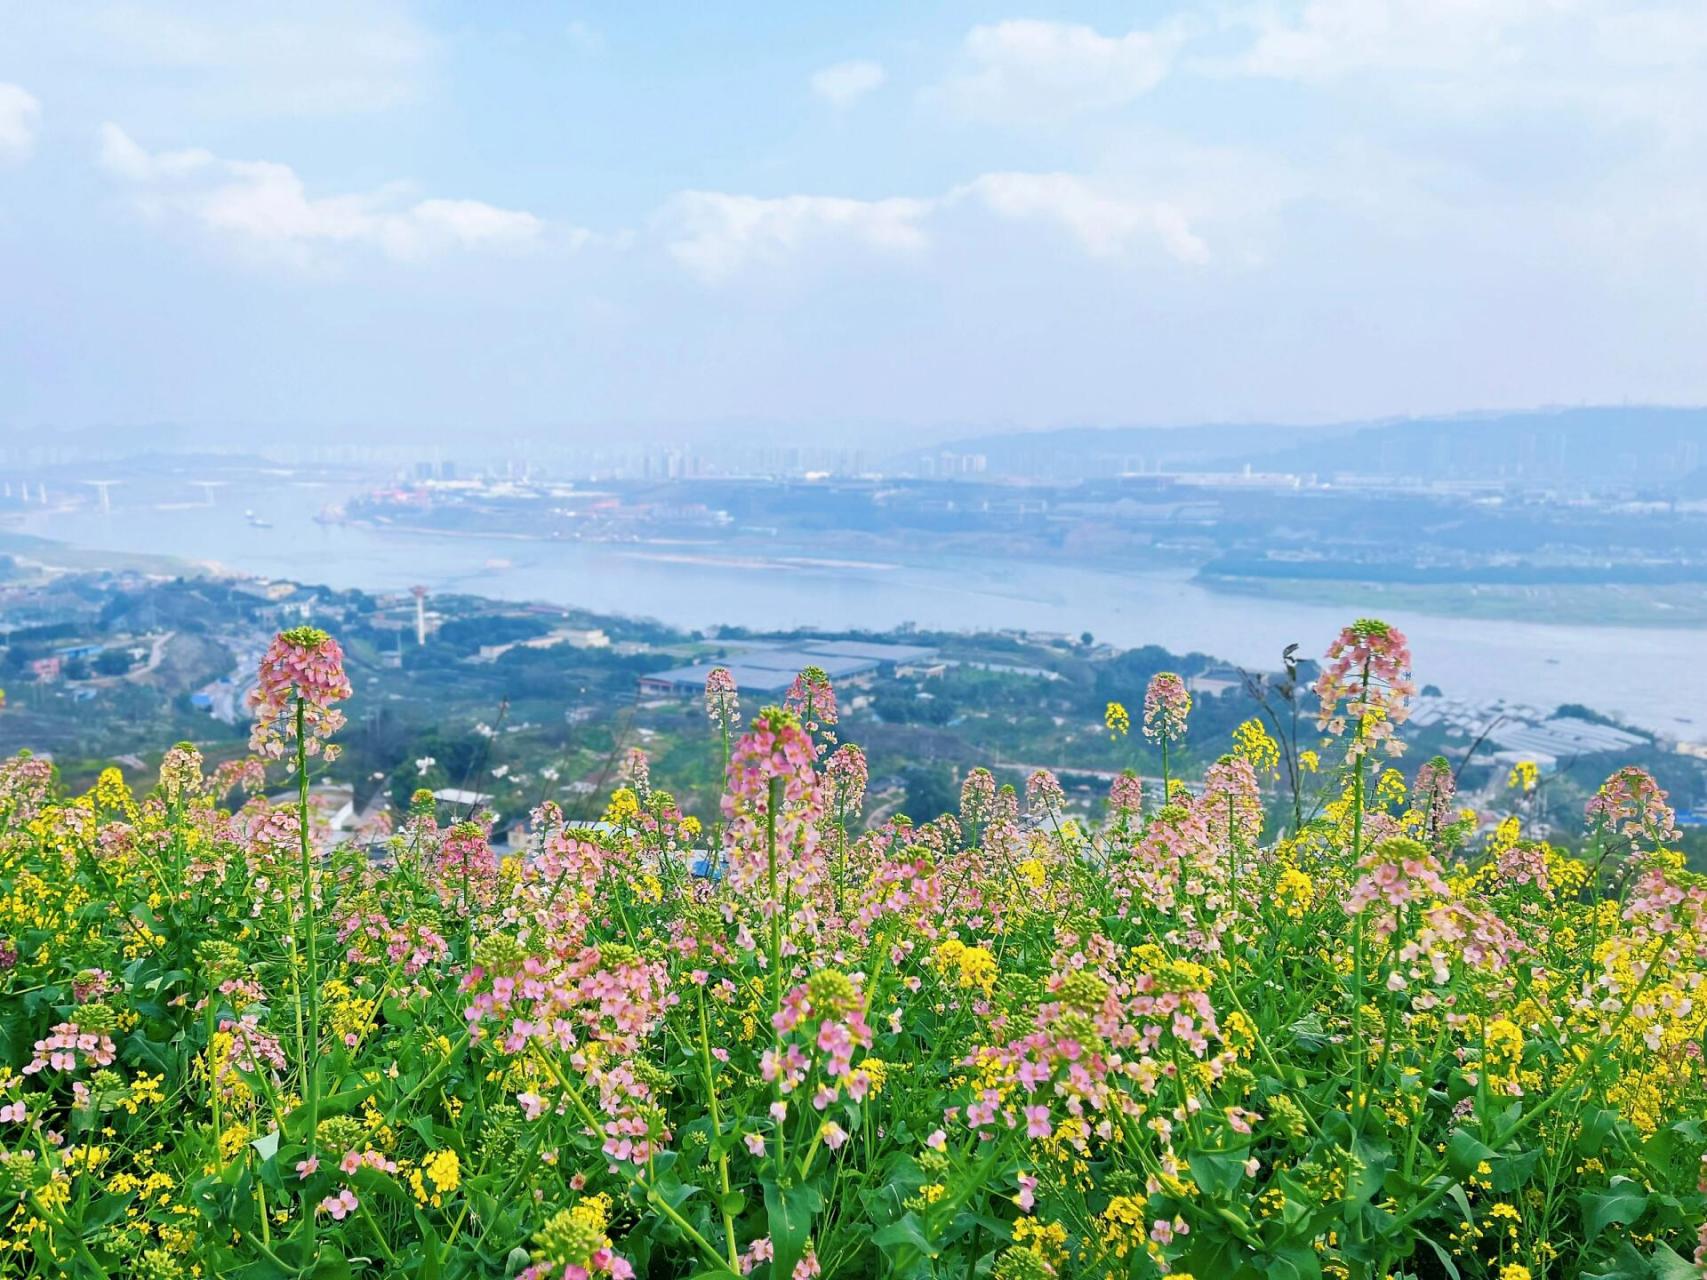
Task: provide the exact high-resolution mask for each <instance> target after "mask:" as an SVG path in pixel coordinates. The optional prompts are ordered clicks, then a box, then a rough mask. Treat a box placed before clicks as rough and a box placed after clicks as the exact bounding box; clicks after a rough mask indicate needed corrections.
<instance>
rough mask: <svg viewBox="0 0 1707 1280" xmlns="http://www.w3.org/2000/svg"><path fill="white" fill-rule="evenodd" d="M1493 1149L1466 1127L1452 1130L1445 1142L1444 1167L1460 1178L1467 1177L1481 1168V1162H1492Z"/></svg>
mask: <svg viewBox="0 0 1707 1280" xmlns="http://www.w3.org/2000/svg"><path fill="white" fill-rule="evenodd" d="M1493 1158H1494V1149H1493V1148H1492V1147H1490V1146H1489V1145H1488V1144H1487V1143H1485V1142H1483V1141H1482V1140H1481V1139H1480V1138H1478V1137H1476V1135H1475V1134H1473V1133H1471V1132H1470V1131H1469V1130H1467V1129H1456V1130H1454V1131H1453V1134H1452V1140H1451V1141H1450V1142H1448V1143H1447V1144H1446V1167H1447V1168H1449V1169H1451V1170H1452V1172H1453V1173H1454V1174H1456V1175H1457V1176H1458V1177H1460V1178H1468V1177H1469V1176H1470V1175H1471V1174H1473V1173H1475V1172H1476V1170H1478V1169H1479V1168H1481V1166H1482V1162H1483V1161H1484V1160H1485V1161H1488V1162H1489V1163H1490V1164H1492V1162H1493Z"/></svg>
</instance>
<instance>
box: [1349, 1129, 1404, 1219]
mask: <svg viewBox="0 0 1707 1280" xmlns="http://www.w3.org/2000/svg"><path fill="white" fill-rule="evenodd" d="M1353 1150H1354V1152H1355V1153H1356V1155H1357V1161H1358V1164H1359V1165H1360V1166H1361V1167H1360V1168H1359V1169H1358V1170H1357V1171H1356V1173H1355V1174H1354V1175H1353V1177H1352V1179H1351V1180H1350V1182H1348V1183H1347V1185H1346V1193H1347V1194H1348V1195H1349V1196H1350V1197H1351V1199H1352V1200H1354V1201H1356V1202H1357V1203H1358V1204H1364V1203H1367V1202H1368V1201H1370V1200H1373V1199H1374V1198H1375V1197H1376V1196H1377V1195H1378V1194H1379V1193H1380V1191H1381V1184H1382V1183H1383V1182H1385V1181H1386V1180H1387V1174H1388V1173H1389V1172H1391V1171H1392V1168H1393V1153H1392V1151H1391V1150H1389V1149H1388V1148H1386V1147H1378V1146H1376V1145H1375V1144H1374V1143H1372V1142H1365V1141H1364V1140H1363V1139H1361V1138H1359V1139H1358V1140H1357V1143H1356V1144H1355V1146H1354V1147H1353Z"/></svg>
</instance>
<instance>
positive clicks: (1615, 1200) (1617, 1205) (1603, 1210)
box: [1580, 1177, 1648, 1240]
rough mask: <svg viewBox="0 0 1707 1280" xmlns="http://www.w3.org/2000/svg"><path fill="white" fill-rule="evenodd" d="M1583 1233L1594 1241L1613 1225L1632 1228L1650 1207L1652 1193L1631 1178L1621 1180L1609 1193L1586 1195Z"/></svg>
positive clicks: (1612, 1186) (1609, 1188)
mask: <svg viewBox="0 0 1707 1280" xmlns="http://www.w3.org/2000/svg"><path fill="white" fill-rule="evenodd" d="M1580 1200H1581V1203H1582V1210H1583V1231H1584V1232H1585V1233H1586V1235H1587V1237H1588V1239H1590V1240H1593V1239H1594V1238H1595V1237H1596V1236H1598V1235H1599V1234H1600V1233H1601V1232H1602V1231H1604V1230H1606V1228H1607V1227H1609V1226H1611V1225H1612V1224H1613V1223H1615V1222H1616V1223H1619V1224H1620V1225H1622V1226H1629V1225H1630V1224H1631V1223H1632V1222H1635V1221H1636V1219H1638V1218H1640V1217H1641V1216H1642V1212H1643V1211H1644V1210H1645V1209H1646V1208H1647V1207H1648V1193H1647V1192H1646V1191H1644V1190H1643V1189H1642V1188H1641V1186H1640V1184H1638V1183H1635V1182H1632V1181H1631V1180H1630V1179H1629V1178H1623V1177H1618V1178H1614V1179H1613V1180H1612V1185H1611V1186H1610V1187H1608V1188H1607V1189H1606V1190H1605V1191H1585V1192H1583V1193H1582V1195H1581V1197H1580Z"/></svg>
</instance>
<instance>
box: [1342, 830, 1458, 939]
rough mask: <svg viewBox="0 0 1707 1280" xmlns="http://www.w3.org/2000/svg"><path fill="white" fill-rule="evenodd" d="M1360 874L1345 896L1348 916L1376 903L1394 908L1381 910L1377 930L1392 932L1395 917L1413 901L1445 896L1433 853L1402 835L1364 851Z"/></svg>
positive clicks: (1443, 883)
mask: <svg viewBox="0 0 1707 1280" xmlns="http://www.w3.org/2000/svg"><path fill="white" fill-rule="evenodd" d="M1358 865H1359V867H1360V868H1361V869H1362V871H1363V874H1362V875H1361V876H1359V877H1358V878H1357V882H1356V883H1355V884H1353V885H1352V886H1351V892H1350V893H1349V894H1347V895H1346V900H1345V911H1346V914H1347V915H1353V916H1354V915H1358V914H1359V913H1361V912H1363V911H1365V910H1367V909H1368V908H1369V907H1370V906H1371V905H1372V904H1374V903H1376V902H1382V903H1385V904H1386V905H1387V906H1389V907H1391V908H1392V909H1393V910H1392V912H1391V913H1383V916H1382V919H1381V921H1380V923H1379V924H1378V925H1377V926H1376V927H1377V929H1378V931H1380V932H1383V933H1391V932H1392V931H1393V930H1394V929H1395V928H1397V916H1398V913H1399V912H1400V911H1402V910H1403V909H1404V908H1405V907H1406V906H1409V905H1410V904H1412V903H1428V902H1433V901H1435V900H1437V899H1441V898H1445V897H1447V896H1449V895H1448V890H1447V887H1446V881H1445V880H1444V879H1443V878H1442V877H1441V874H1440V863H1439V862H1438V861H1437V860H1436V859H1435V856H1434V855H1433V854H1432V853H1430V852H1429V851H1428V850H1427V849H1425V848H1423V847H1422V846H1421V845H1420V844H1418V843H1417V842H1416V841H1415V840H1406V839H1404V838H1402V837H1399V838H1395V839H1392V840H1384V841H1382V842H1381V843H1380V844H1378V845H1376V846H1375V848H1374V849H1372V850H1370V851H1369V852H1368V853H1366V854H1364V856H1363V859H1362V861H1361V862H1360V863H1359V864H1358Z"/></svg>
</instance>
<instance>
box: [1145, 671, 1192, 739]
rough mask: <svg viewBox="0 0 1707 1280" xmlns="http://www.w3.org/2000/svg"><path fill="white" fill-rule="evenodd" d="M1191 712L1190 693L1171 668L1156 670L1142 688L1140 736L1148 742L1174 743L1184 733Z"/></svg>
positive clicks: (1183, 735)
mask: <svg viewBox="0 0 1707 1280" xmlns="http://www.w3.org/2000/svg"><path fill="white" fill-rule="evenodd" d="M1190 715H1191V694H1190V692H1188V691H1187V689H1186V687H1185V681H1184V680H1181V679H1180V678H1179V676H1177V675H1175V674H1174V673H1173V672H1172V671H1158V672H1157V673H1156V674H1155V675H1153V676H1151V677H1150V683H1149V684H1148V685H1147V686H1146V687H1145V689H1144V736H1145V737H1146V738H1148V739H1150V741H1151V742H1166V743H1175V742H1178V741H1180V740H1181V739H1182V738H1184V737H1185V726H1186V719H1187V717H1189V716H1190Z"/></svg>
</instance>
